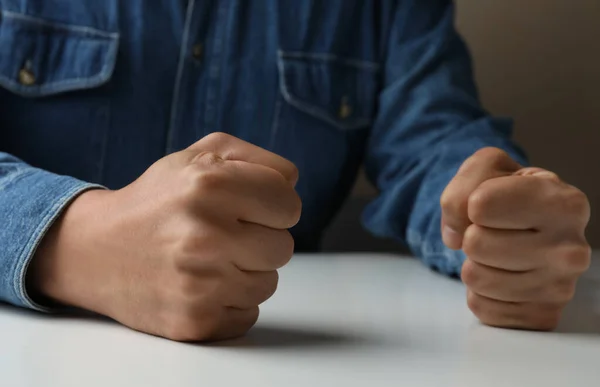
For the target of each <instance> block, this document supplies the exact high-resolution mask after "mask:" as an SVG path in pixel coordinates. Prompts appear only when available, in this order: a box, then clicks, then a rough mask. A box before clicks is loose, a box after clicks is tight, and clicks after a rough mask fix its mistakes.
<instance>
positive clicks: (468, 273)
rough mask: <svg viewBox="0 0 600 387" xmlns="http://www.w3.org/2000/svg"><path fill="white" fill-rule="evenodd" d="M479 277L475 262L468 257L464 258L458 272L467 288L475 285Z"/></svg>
mask: <svg viewBox="0 0 600 387" xmlns="http://www.w3.org/2000/svg"><path fill="white" fill-rule="evenodd" d="M480 277H481V275H480V273H479V270H478V268H477V264H476V263H474V262H473V261H472V260H470V259H467V260H465V263H463V266H462V270H461V273H460V278H461V280H462V282H463V283H464V284H465V285H466V286H467V288H474V287H476V286H477V285H478V283H479V281H480Z"/></svg>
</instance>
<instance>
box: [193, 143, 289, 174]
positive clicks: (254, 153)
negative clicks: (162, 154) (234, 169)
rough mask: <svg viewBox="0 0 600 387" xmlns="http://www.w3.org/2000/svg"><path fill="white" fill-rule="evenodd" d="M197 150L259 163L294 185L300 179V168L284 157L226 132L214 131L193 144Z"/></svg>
mask: <svg viewBox="0 0 600 387" xmlns="http://www.w3.org/2000/svg"><path fill="white" fill-rule="evenodd" d="M188 149H189V150H193V151H195V152H204V151H209V152H213V153H215V154H217V155H219V157H221V158H222V159H223V160H231V161H245V162H247V163H252V164H259V165H263V166H265V167H269V168H271V169H274V170H276V171H277V172H279V173H280V174H281V175H283V177H284V178H285V180H287V181H288V182H289V183H291V184H292V185H294V186H295V185H296V183H297V181H298V168H296V166H295V165H294V164H293V163H292V162H290V161H288V160H286V159H284V158H283V157H281V156H279V155H276V154H275V153H272V152H269V151H267V150H266V149H263V148H261V147H258V146H256V145H253V144H251V143H249V142H246V141H243V140H241V139H239V138H237V137H234V136H231V135H228V134H225V133H212V134H209V135H208V136H205V137H204V138H202V139H201V140H200V141H198V142H196V143H195V144H193V145H191V146H190V147H189V148H188Z"/></svg>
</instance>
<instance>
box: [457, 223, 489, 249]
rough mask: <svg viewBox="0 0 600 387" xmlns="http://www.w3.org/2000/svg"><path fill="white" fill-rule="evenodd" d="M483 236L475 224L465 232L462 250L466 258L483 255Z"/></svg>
mask: <svg viewBox="0 0 600 387" xmlns="http://www.w3.org/2000/svg"><path fill="white" fill-rule="evenodd" d="M483 234H484V233H483V230H482V228H481V227H479V226H477V225H475V224H472V225H470V226H469V227H468V228H467V229H466V230H465V234H464V236H463V246H462V249H463V251H464V253H465V254H466V255H467V257H477V256H481V255H482V254H483V251H482V250H483V249H484V247H485V243H484V235H483Z"/></svg>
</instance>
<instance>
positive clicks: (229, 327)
mask: <svg viewBox="0 0 600 387" xmlns="http://www.w3.org/2000/svg"><path fill="white" fill-rule="evenodd" d="M258 316H259V309H258V306H255V307H252V308H249V309H238V308H224V309H223V310H222V312H221V317H220V320H219V324H218V327H217V328H216V330H215V332H214V334H213V335H212V337H211V340H227V339H233V338H236V337H240V336H243V335H245V334H246V332H248V331H249V330H250V329H251V328H252V327H253V326H254V324H256V321H257V320H258Z"/></svg>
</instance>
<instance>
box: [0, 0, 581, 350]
mask: <svg viewBox="0 0 600 387" xmlns="http://www.w3.org/2000/svg"><path fill="white" fill-rule="evenodd" d="M0 10H1V12H2V16H1V19H0V151H1V152H3V153H0V187H1V188H0V214H2V219H3V222H2V225H1V226H0V299H2V300H4V301H6V302H9V303H12V304H15V305H19V306H24V307H29V308H33V309H37V310H42V311H44V310H49V309H50V308H54V307H58V308H60V307H65V306H71V307H78V308H83V309H87V310H90V311H93V312H96V313H100V314H103V315H106V316H109V317H111V318H113V319H115V320H117V321H119V322H121V323H123V324H125V325H127V326H129V327H131V328H133V329H136V330H140V331H143V332H147V333H150V334H155V335H159V336H163V337H167V338H170V339H174V340H182V341H189V340H212V339H222V338H229V337H234V336H237V335H241V334H243V333H244V332H246V331H247V330H248V329H249V328H250V327H251V326H252V325H253V324H254V323H255V321H256V319H257V317H258V305H259V304H261V303H262V302H263V301H265V300H266V299H268V298H269V297H270V296H271V295H272V294H273V293H274V292H275V289H276V286H277V278H278V277H277V271H276V270H277V269H278V268H280V267H281V266H283V265H284V264H285V263H286V262H287V261H288V260H289V259H290V258H291V255H292V252H293V250H294V241H295V247H296V250H298V251H314V250H317V249H318V247H319V237H320V235H321V232H322V231H323V229H324V228H325V227H326V226H327V224H328V223H329V221H330V220H331V218H332V216H333V215H334V214H335V212H336V211H337V210H338V208H339V205H340V203H341V202H342V201H343V199H344V198H345V197H346V195H347V193H348V190H349V189H350V188H351V186H352V184H353V181H354V179H355V176H356V172H357V169H358V168H359V166H360V165H361V164H362V163H363V162H364V164H365V165H366V169H367V172H368V174H369V176H370V178H371V180H372V181H373V182H374V183H375V184H376V186H377V188H378V189H379V191H380V194H379V197H378V198H377V199H376V200H375V201H374V202H373V203H371V204H370V206H369V207H368V208H367V209H366V211H365V214H364V224H365V226H366V227H367V228H368V229H369V230H370V231H371V232H373V233H375V234H376V235H379V236H384V237H392V238H395V239H397V240H398V241H399V242H403V243H407V244H408V245H409V246H410V247H411V249H412V250H413V251H414V253H415V254H416V255H417V256H419V257H420V258H421V259H422V260H423V262H424V263H425V264H427V265H428V266H430V267H432V268H435V269H436V270H438V271H440V272H443V273H446V274H449V275H459V274H460V273H461V268H462V279H463V281H464V282H465V283H466V285H467V287H468V297H467V302H468V304H469V306H470V308H471V309H472V310H473V312H474V313H475V314H476V315H477V316H478V317H479V319H480V320H481V321H483V322H484V323H486V324H489V325H493V326H499V327H509V328H523V329H539V330H548V329H553V328H554V327H555V326H556V324H557V322H558V319H559V316H560V312H561V310H562V308H563V307H564V305H565V304H566V303H567V302H568V301H569V299H570V298H571V297H572V296H573V292H574V289H575V284H576V281H577V277H578V276H579V275H580V274H581V273H582V272H583V271H585V270H586V268H587V266H588V264H589V261H590V252H589V247H588V245H587V243H586V240H585V237H584V229H585V227H586V224H587V221H588V217H589V205H588V202H587V199H586V197H585V195H584V194H582V193H581V192H580V191H579V190H577V189H576V188H574V187H572V186H569V185H567V184H565V183H563V182H562V181H560V180H559V178H558V177H557V176H556V175H554V174H553V173H551V172H548V171H544V170H541V169H536V168H524V167H523V166H525V165H526V161H525V159H524V157H523V155H522V153H521V152H520V151H519V150H518V148H517V147H516V146H515V145H514V144H513V143H512V142H511V141H510V139H509V132H510V127H511V124H510V122H509V121H506V120H501V119H496V118H493V117H490V116H489V115H488V114H487V113H486V112H485V111H484V110H483V109H482V107H481V106H480V103H479V101H478V98H477V93H476V89H475V85H474V83H473V79H472V71H471V67H470V62H469V56H468V53H467V50H466V48H465V46H464V44H463V42H462V40H461V39H460V37H459V36H458V35H457V33H456V31H455V29H454V27H453V16H454V7H453V4H452V2H451V1H449V0H381V1H360V0H343V1H342V0H336V1H322V2H315V1H298V0H278V1H275V0H272V1H267V0H265V1H259V0H255V1H235V0H221V1H209V0H187V1H183V0H157V1H154V2H148V1H143V0H128V1H117V0H106V1H102V2H98V1H95V0H78V1H73V0H0ZM217 132H226V133H228V134H223V133H217ZM459 167H460V169H459ZM298 176H300V178H298ZM294 187H295V188H294ZM104 188H107V189H104ZM440 198H441V206H440ZM301 202H302V206H303V209H302V217H301V218H300V213H301ZM440 225H441V227H440ZM288 229H291V234H290V232H288V231H287V230H288ZM292 236H293V238H292ZM444 242H445V245H444ZM463 263H464V264H463Z"/></svg>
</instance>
